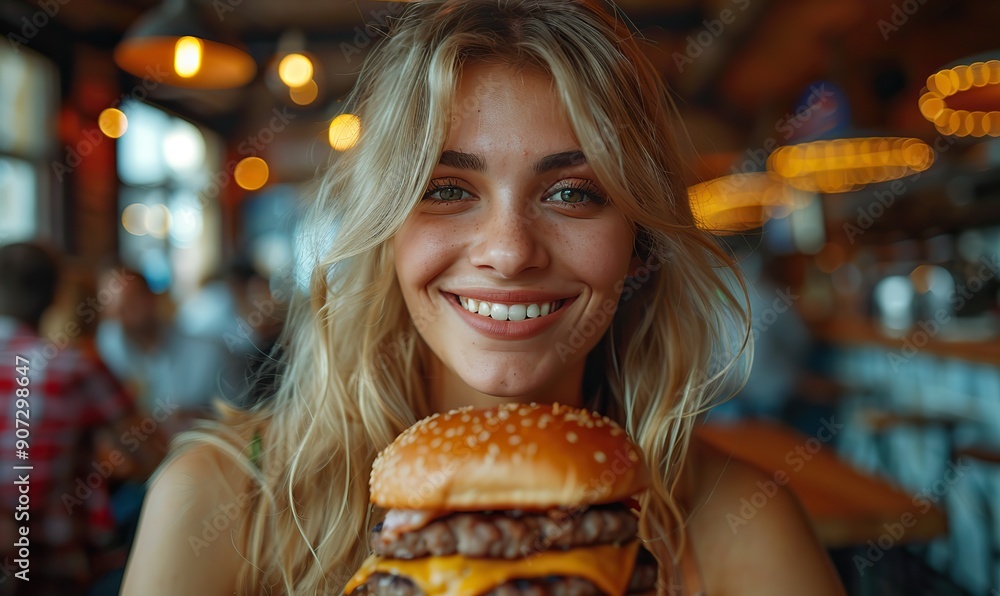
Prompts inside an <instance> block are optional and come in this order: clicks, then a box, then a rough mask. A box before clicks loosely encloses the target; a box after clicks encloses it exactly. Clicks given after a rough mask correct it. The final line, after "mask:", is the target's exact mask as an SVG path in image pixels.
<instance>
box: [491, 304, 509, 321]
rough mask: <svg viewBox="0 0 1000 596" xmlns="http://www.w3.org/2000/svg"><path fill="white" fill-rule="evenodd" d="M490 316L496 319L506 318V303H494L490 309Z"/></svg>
mask: <svg viewBox="0 0 1000 596" xmlns="http://www.w3.org/2000/svg"><path fill="white" fill-rule="evenodd" d="M490 316H491V317H493V318H494V319H496V320H498V321H506V320H507V305H506V304H494V305H493V308H492V310H490Z"/></svg>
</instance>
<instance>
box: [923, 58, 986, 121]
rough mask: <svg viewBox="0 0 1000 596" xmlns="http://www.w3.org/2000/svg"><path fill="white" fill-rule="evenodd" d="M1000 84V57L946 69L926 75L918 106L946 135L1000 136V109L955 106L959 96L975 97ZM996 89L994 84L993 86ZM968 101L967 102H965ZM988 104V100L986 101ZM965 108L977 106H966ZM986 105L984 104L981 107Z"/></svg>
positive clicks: (925, 116)
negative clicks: (924, 87) (924, 89)
mask: <svg viewBox="0 0 1000 596" xmlns="http://www.w3.org/2000/svg"><path fill="white" fill-rule="evenodd" d="M995 85H1000V60H989V61H986V62H973V63H972V64H970V65H959V66H955V67H952V68H945V69H942V70H941V71H939V72H936V73H934V74H932V75H931V76H929V77H927V91H926V92H925V93H924V94H923V95H921V96H920V99H919V100H918V102H917V105H918V106H919V107H920V113H921V114H923V116H924V118H926V119H927V120H928V121H930V122H933V123H934V128H936V129H937V131H938V132H939V133H941V134H944V135H949V136H956V137H970V136H971V137H985V136H987V135H989V136H991V137H998V136H1000V110H988V109H987V110H968V109H955V108H954V107H950V106H949V105H948V102H949V98H951V101H952V102H953V103H954V102H955V101H956V99H957V98H956V97H955V96H956V95H959V94H963V96H965V97H968V96H970V95H971V96H972V97H973V102H972V103H976V101H975V96H976V94H977V93H981V91H980V90H982V89H985V88H986V87H991V86H995ZM994 89H995V87H994ZM965 103H968V102H965ZM985 106H986V107H989V102H988V101H987V102H985ZM965 107H966V108H969V107H974V106H972V105H965ZM979 107H983V106H979Z"/></svg>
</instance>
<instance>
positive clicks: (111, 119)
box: [97, 108, 128, 139]
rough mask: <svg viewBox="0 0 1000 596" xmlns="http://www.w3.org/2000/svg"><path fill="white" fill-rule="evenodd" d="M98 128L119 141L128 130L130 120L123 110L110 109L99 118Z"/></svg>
mask: <svg viewBox="0 0 1000 596" xmlns="http://www.w3.org/2000/svg"><path fill="white" fill-rule="evenodd" d="M97 126H98V127H100V129H101V132H103V133H104V134H105V135H106V136H108V137H110V138H112V139H117V138H119V137H121V136H122V135H123V134H125V131H126V130H128V118H126V117H125V113H124V112H122V111H121V110H119V109H116V108H108V109H106V110H104V111H103V112H101V115H100V116H98V117H97Z"/></svg>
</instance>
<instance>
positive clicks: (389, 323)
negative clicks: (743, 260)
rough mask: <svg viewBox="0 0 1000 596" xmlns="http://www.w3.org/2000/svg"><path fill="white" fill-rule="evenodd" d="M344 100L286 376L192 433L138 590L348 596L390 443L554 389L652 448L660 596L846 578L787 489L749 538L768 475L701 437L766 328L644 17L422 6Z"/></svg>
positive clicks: (429, 2)
mask: <svg viewBox="0 0 1000 596" xmlns="http://www.w3.org/2000/svg"><path fill="white" fill-rule="evenodd" d="M347 105H348V106H349V109H350V110H351V111H352V112H353V113H355V114H356V115H358V116H359V117H360V119H361V122H362V134H361V137H360V140H359V142H358V144H357V145H356V146H355V147H354V148H353V149H350V150H348V151H345V152H343V153H341V154H339V155H338V156H336V158H335V161H334V163H332V164H331V167H330V168H329V169H328V171H327V173H326V175H325V177H324V179H323V181H322V183H321V184H320V185H319V187H318V189H317V192H316V193H315V200H314V201H313V203H312V205H311V211H310V213H309V216H308V217H307V218H305V221H307V222H308V224H309V226H310V230H309V233H307V234H304V235H303V238H304V240H303V242H304V246H303V247H302V250H303V251H304V253H305V254H313V255H315V256H316V259H315V262H314V263H313V264H312V269H311V271H309V272H307V275H305V276H303V277H307V278H308V284H307V286H308V288H307V291H303V292H302V293H301V295H299V296H297V297H296V298H294V299H293V304H292V316H291V320H290V323H289V325H288V328H287V329H286V331H285V335H284V337H283V341H282V344H283V345H285V346H286V349H285V350H284V352H283V361H282V363H281V368H280V372H281V377H280V383H279V385H278V387H277V389H276V390H275V393H274V395H273V396H272V397H271V398H270V399H269V400H266V401H265V402H262V403H260V404H259V405H257V406H255V407H254V408H253V409H251V410H247V411H235V410H231V409H226V410H224V412H223V416H222V419H221V421H219V422H217V423H213V424H210V425H209V424H205V425H203V427H202V428H201V429H199V430H198V431H196V432H193V433H189V434H187V435H185V436H184V439H183V441H182V442H180V444H179V445H178V447H177V448H176V450H175V452H174V454H173V456H172V458H171V459H170V460H169V462H168V463H167V464H165V465H164V467H163V468H162V469H161V471H160V474H159V475H158V476H157V478H156V479H155V481H154V485H153V488H152V490H151V493H150V496H149V499H148V501H147V503H146V504H145V509H144V513H143V518H142V522H141V527H140V531H139V535H138V539H137V543H136V545H135V548H134V549H133V553H132V555H131V559H130V561H129V566H128V571H127V575H126V579H125V585H124V588H123V594H126V595H131V594H144V595H146V594H176V593H184V592H190V593H198V594H231V593H237V594H248V593H255V594H264V593H268V594H271V593H273V594H317V593H323V594H334V593H339V591H340V590H341V589H342V588H343V586H344V585H345V583H346V582H347V580H348V579H349V578H350V577H351V575H352V574H353V572H354V571H355V570H356V569H357V568H358V566H360V564H361V562H362V559H363V558H364V557H365V555H366V554H367V550H368V549H367V539H366V537H367V536H368V535H369V531H370V530H371V526H372V525H373V522H374V520H372V519H370V518H369V516H368V513H369V509H368V496H369V495H368V486H367V478H368V474H369V472H370V470H371V465H372V461H373V459H374V457H375V454H376V453H377V451H378V450H380V449H382V448H384V447H385V446H386V445H388V444H389V443H390V442H391V441H392V440H393V439H394V438H395V437H396V436H397V435H398V434H399V433H400V432H401V431H402V430H403V429H405V428H407V427H408V426H410V425H411V424H413V423H414V422H415V421H416V420H417V419H419V418H422V417H424V416H427V415H429V414H432V413H434V412H442V411H445V410H449V409H452V408H455V407H459V406H470V405H472V406H489V405H497V404H502V403H507V402H522V403H525V402H532V401H534V402H538V403H553V402H559V403H562V404H568V405H573V406H584V407H588V408H591V409H594V410H597V411H599V412H601V413H604V414H606V415H608V416H609V417H611V418H613V419H614V420H616V421H617V422H619V423H620V424H621V425H622V426H623V427H624V428H625V429H626V431H627V432H628V433H629V435H630V436H631V437H632V438H633V439H634V441H635V443H636V444H637V445H638V446H639V447H640V448H641V449H642V451H643V453H644V456H645V458H646V461H647V462H648V464H649V467H650V469H651V473H652V474H651V475H652V481H653V482H652V485H653V486H652V489H651V490H650V491H649V492H648V494H647V495H646V496H645V497H644V498H643V500H642V502H641V503H640V505H641V511H642V514H641V518H640V522H639V524H640V535H641V536H642V537H643V538H644V540H645V542H646V544H647V545H649V548H650V550H651V551H653V553H654V555H655V556H656V557H657V559H658V561H659V564H660V569H661V584H660V586H661V587H660V592H661V593H678V592H677V590H676V589H675V588H672V587H671V586H683V593H696V592H698V591H700V590H701V589H706V590H707V592H708V593H710V594H712V596H715V595H716V594H726V593H734V594H736V593H767V594H785V593H787V594H802V593H809V594H825V593H831V594H836V593H839V591H840V588H839V584H838V583H837V580H836V576H835V575H834V574H833V571H832V568H831V566H830V565H829V562H828V561H827V560H826V558H825V555H824V553H823V551H822V549H821V548H820V547H819V545H818V544H817V543H816V540H815V537H814V536H813V534H812V532H811V530H810V528H809V525H808V522H807V521H806V519H805V517H804V515H803V514H802V512H801V509H800V508H799V507H798V506H797V504H796V502H795V500H794V499H793V498H792V497H791V496H790V494H788V493H787V492H780V491H779V492H778V493H776V495H775V496H774V497H773V498H772V499H771V501H770V502H769V504H768V507H767V508H765V509H763V510H762V512H761V514H760V515H759V516H758V517H756V518H755V519H754V520H753V522H752V523H749V524H748V525H747V526H745V527H741V529H740V531H739V532H738V533H734V532H732V531H731V529H730V527H729V525H728V523H727V522H726V514H727V513H730V511H728V509H727V508H730V507H731V506H732V503H737V505H738V502H739V501H738V499H739V497H740V496H741V495H747V494H752V493H753V492H754V491H755V490H756V483H757V482H758V481H761V480H763V479H764V476H763V474H761V473H759V472H755V471H754V470H753V469H752V468H747V467H745V466H741V465H738V464H736V463H735V462H727V461H726V460H723V459H722V458H721V457H720V456H719V455H718V454H715V453H713V452H712V451H710V450H708V449H707V448H706V447H703V446H700V445H697V444H694V443H692V439H691V437H692V427H693V425H694V423H695V417H696V416H697V415H698V414H699V413H700V412H703V411H704V410H705V409H706V408H708V407H710V406H711V405H712V404H713V403H715V402H717V401H718V400H720V399H723V398H725V397H728V395H726V393H725V391H726V389H725V388H726V387H731V386H732V385H731V384H727V380H730V381H731V380H732V377H733V376H735V377H737V380H738V379H739V377H741V375H742V374H743V373H744V372H745V370H744V367H743V365H744V364H745V362H746V360H745V359H743V360H741V359H740V355H741V353H742V354H743V355H744V356H746V355H747V354H749V353H750V352H751V351H752V348H750V346H749V342H750V334H749V319H748V317H747V315H746V313H745V312H744V310H743V308H742V307H741V306H740V305H741V304H742V303H743V302H744V300H743V299H742V298H744V297H736V296H733V295H732V294H731V292H730V291H729V290H728V289H727V287H728V286H727V284H726V283H725V281H724V280H723V277H722V276H723V275H726V274H727V273H726V271H727V270H728V268H729V267H730V266H731V262H730V261H729V259H728V258H727V256H726V254H725V253H724V252H723V251H721V250H720V249H719V248H718V247H717V245H716V244H715V242H714V241H713V239H712V237H711V236H709V235H707V234H706V233H705V232H703V231H701V230H699V229H698V228H696V227H695V225H694V221H693V218H692V214H691V210H690V207H689V205H688V201H687V195H686V191H685V187H684V184H683V181H682V180H681V179H680V176H679V174H678V172H679V170H680V167H679V164H678V163H677V158H678V151H677V150H676V148H675V145H674V143H673V141H672V137H673V134H674V128H675V124H674V123H673V120H672V117H671V114H672V113H673V108H672V105H671V104H670V101H669V98H668V95H667V92H666V90H665V89H664V87H663V85H662V83H661V82H660V81H659V80H658V78H657V76H656V73H655V72H654V70H653V68H652V66H651V65H650V64H649V62H648V61H647V60H646V59H645V58H644V57H643V55H642V53H641V52H640V50H639V49H638V47H637V45H636V44H635V42H634V40H633V37H632V33H631V32H629V31H628V30H627V29H626V27H625V26H624V25H623V23H622V20H621V19H619V18H616V17H615V16H612V15H611V14H609V13H608V12H606V11H605V10H604V9H603V8H602V7H601V6H600V5H599V3H598V2H597V1H596V0H579V1H575V0H574V1H570V0H444V1H442V0H424V1H421V2H417V3H414V4H413V5H411V6H409V7H408V8H407V11H406V13H405V14H404V15H403V16H402V17H401V18H400V19H399V21H398V22H396V23H394V25H393V28H392V30H391V31H389V33H388V35H387V37H386V39H385V40H383V41H382V42H381V43H380V44H379V45H378V46H377V47H376V48H375V49H374V51H373V52H372V54H371V55H370V57H369V58H368V59H367V60H366V62H365V65H364V68H363V69H362V72H361V74H360V78H359V80H358V83H357V86H356V88H355V89H354V91H353V92H352V94H351V96H350V97H349V99H348V101H347ZM304 289H305V288H304ZM733 329H738V330H739V331H738V332H737V333H735V334H734V332H733V331H732V330H733ZM209 530H212V531H209ZM762 546H763V547H765V548H761V547H762Z"/></svg>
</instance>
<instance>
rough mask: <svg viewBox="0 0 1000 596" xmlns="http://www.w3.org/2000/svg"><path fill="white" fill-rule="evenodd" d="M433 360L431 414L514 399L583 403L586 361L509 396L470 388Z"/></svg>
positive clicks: (578, 404) (576, 405)
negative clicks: (558, 375)
mask: <svg viewBox="0 0 1000 596" xmlns="http://www.w3.org/2000/svg"><path fill="white" fill-rule="evenodd" d="M430 361H431V362H430V364H431V366H430V368H431V370H430V371H429V374H428V394H427V401H428V405H429V406H430V409H431V412H432V413H434V412H447V411H449V410H453V409H455V408H460V407H463V406H474V407H477V408H478V407H490V406H497V405H500V404H505V403H511V402H516V403H530V402H537V403H540V404H549V403H556V402H558V403H560V404H565V405H568V406H575V407H580V406H581V405H582V404H583V397H582V396H583V367H584V364H585V363H584V361H583V360H580V361H579V362H578V363H576V364H574V365H573V366H572V367H570V368H568V369H566V371H565V374H564V375H563V376H561V377H560V378H558V379H553V380H552V381H551V382H550V383H548V384H547V385H544V386H542V387H541V388H539V389H538V390H536V391H533V392H531V393H528V394H525V395H517V396H507V397H498V396H496V395H489V394H486V393H482V392H480V391H477V390H476V389H474V388H472V387H470V386H469V385H468V384H467V383H466V382H465V381H463V380H462V378H461V377H459V376H458V375H456V374H455V373H454V372H453V371H451V370H450V369H448V368H447V367H446V366H444V365H443V364H442V363H441V361H440V360H439V359H438V358H437V357H436V356H434V355H433V354H432V355H431V358H430Z"/></svg>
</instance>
